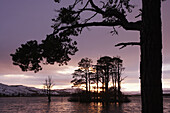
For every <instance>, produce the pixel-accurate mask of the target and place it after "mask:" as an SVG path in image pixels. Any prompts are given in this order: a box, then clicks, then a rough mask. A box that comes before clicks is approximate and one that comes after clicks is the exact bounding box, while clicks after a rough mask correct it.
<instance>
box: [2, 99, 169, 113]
mask: <svg viewBox="0 0 170 113" xmlns="http://www.w3.org/2000/svg"><path fill="white" fill-rule="evenodd" d="M67 99H68V97H53V98H52V102H51V103H50V104H48V102H47V98H46V97H1V98H0V113H140V112H141V104H140V97H130V99H131V102H130V103H123V104H122V105H118V104H117V105H115V104H114V103H110V104H108V105H106V104H102V103H93V102H92V103H79V102H68V101H67ZM164 112H165V113H170V97H169V98H168V97H164Z"/></svg>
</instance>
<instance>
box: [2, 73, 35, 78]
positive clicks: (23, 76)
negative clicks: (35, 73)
mask: <svg viewBox="0 0 170 113" xmlns="http://www.w3.org/2000/svg"><path fill="white" fill-rule="evenodd" d="M3 77H7V78H15V79H16V78H32V77H31V76H27V75H23V74H21V75H20V74H17V75H15V74H14V75H12V74H8V75H3Z"/></svg>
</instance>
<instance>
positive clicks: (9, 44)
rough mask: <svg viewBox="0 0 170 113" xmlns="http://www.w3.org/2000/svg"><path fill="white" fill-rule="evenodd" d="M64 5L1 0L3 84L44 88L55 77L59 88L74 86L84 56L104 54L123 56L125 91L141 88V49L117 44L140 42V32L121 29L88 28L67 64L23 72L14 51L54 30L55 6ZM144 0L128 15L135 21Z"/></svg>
mask: <svg viewBox="0 0 170 113" xmlns="http://www.w3.org/2000/svg"><path fill="white" fill-rule="evenodd" d="M62 1H63V2H62V3H61V4H56V3H54V0H1V1H0V83H3V84H8V85H26V86H34V87H38V88H42V84H43V83H44V80H45V78H47V76H52V78H53V81H54V82H55V84H56V85H55V88H60V89H61V88H71V83H70V81H71V80H72V76H71V73H73V72H74V70H75V69H77V63H78V62H79V61H80V60H81V58H84V57H88V58H91V59H92V60H93V62H94V64H95V63H96V60H97V59H99V58H100V57H101V56H111V57H112V56H120V57H121V59H122V60H123V65H124V67H125V71H124V72H123V73H122V76H123V77H125V76H127V78H126V79H125V80H124V81H123V83H122V90H123V91H139V90H140V81H139V74H140V73H139V72H140V71H139V62H140V48H139V47H138V46H129V47H126V48H124V49H121V50H120V49H119V48H118V47H114V45H115V44H117V43H119V42H128V41H139V37H140V36H139V32H135V31H125V30H123V29H121V28H118V29H117V30H118V33H119V34H118V35H113V36H112V34H110V31H111V30H112V29H111V28H107V27H92V28H91V29H90V30H87V29H84V31H83V32H82V34H81V35H79V36H78V37H74V38H73V39H74V40H76V41H77V42H78V49H79V51H78V52H77V53H76V55H74V56H72V57H71V58H72V60H71V61H70V62H69V64H68V65H67V66H62V67H61V66H60V67H59V66H58V64H55V65H45V66H43V70H42V71H40V72H38V73H34V72H22V71H21V69H20V68H19V67H17V66H14V65H13V64H12V60H11V57H10V54H11V53H14V52H15V50H16V49H17V48H18V47H20V45H21V44H24V43H26V42H27V41H29V40H38V41H39V42H40V41H41V40H43V39H45V38H46V35H47V34H50V33H52V32H53V29H52V28H51V27H50V26H51V25H52V24H53V22H52V21H51V19H52V18H54V17H55V16H56V12H55V11H54V10H55V9H59V8H60V6H63V5H65V4H67V3H68V0H62ZM140 1H141V0H135V2H134V4H135V6H136V7H135V9H134V10H135V11H136V12H134V13H133V14H131V15H130V16H128V19H130V20H132V21H133V20H134V19H133V18H135V16H137V14H138V12H139V11H138V9H140V6H141V4H140ZM169 6H170V1H169V0H167V1H166V2H163V3H162V31H163V74H162V76H163V88H164V89H170V38H169V36H170V13H169V11H170V7H169Z"/></svg>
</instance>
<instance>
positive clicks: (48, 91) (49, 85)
mask: <svg viewBox="0 0 170 113" xmlns="http://www.w3.org/2000/svg"><path fill="white" fill-rule="evenodd" d="M54 85H55V84H54V82H53V81H52V77H50V76H48V78H47V79H45V83H44V88H45V92H46V94H47V96H48V102H51V89H52V87H53V86H54Z"/></svg>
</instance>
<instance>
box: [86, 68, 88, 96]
mask: <svg viewBox="0 0 170 113" xmlns="http://www.w3.org/2000/svg"><path fill="white" fill-rule="evenodd" d="M87 92H88V83H87V71H86V93H87Z"/></svg>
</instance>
